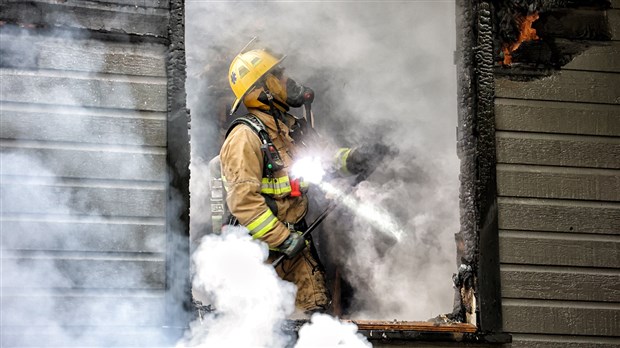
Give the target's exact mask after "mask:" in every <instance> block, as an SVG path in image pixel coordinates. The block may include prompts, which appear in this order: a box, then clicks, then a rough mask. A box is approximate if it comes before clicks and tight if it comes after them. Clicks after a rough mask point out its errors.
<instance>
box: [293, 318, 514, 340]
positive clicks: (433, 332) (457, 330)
mask: <svg viewBox="0 0 620 348" xmlns="http://www.w3.org/2000/svg"><path fill="white" fill-rule="evenodd" d="M342 321H343V322H345V323H353V324H355V325H357V327H358V331H359V333H361V334H362V335H364V336H365V337H366V338H368V340H369V341H370V342H371V343H372V342H382V343H390V344H399V342H408V341H424V342H448V343H450V342H454V343H461V342H463V343H483V344H504V343H510V342H512V336H511V335H510V334H507V333H484V332H478V331H477V330H478V328H477V327H476V326H475V325H473V324H466V323H440V324H439V323H433V322H426V321H382V320H342ZM307 322H308V320H290V321H288V322H287V329H288V330H290V331H294V333H295V334H296V333H297V331H298V330H299V329H300V328H301V327H302V326H303V325H304V324H306V323H307Z"/></svg>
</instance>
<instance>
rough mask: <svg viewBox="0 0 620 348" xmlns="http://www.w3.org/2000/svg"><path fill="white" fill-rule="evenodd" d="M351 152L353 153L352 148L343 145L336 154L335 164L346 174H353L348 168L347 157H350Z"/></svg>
mask: <svg viewBox="0 0 620 348" xmlns="http://www.w3.org/2000/svg"><path fill="white" fill-rule="evenodd" d="M349 153H351V148H348V147H342V148H340V149H338V152H336V156H334V164H335V165H336V168H337V169H338V171H340V172H342V173H343V174H345V175H350V174H351V173H350V172H349V169H348V168H347V158H348V157H349Z"/></svg>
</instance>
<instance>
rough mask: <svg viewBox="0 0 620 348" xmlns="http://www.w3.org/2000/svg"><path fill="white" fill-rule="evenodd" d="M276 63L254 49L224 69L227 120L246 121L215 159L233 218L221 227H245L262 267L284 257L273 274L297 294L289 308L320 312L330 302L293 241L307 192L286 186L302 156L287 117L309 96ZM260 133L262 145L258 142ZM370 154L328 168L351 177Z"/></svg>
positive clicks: (305, 246) (308, 256) (305, 245)
mask: <svg viewBox="0 0 620 348" xmlns="http://www.w3.org/2000/svg"><path fill="white" fill-rule="evenodd" d="M283 59H284V57H278V56H276V55H275V54H273V53H271V52H269V51H267V50H263V49H255V50H250V51H247V52H242V53H241V54H239V55H238V56H237V57H235V58H234V60H233V61H232V63H231V66H230V70H229V75H228V79H229V83H230V87H231V89H232V91H233V92H234V94H235V96H236V100H235V102H234V104H233V106H232V108H231V114H232V113H234V112H235V110H236V109H237V108H238V107H239V105H240V103H243V104H244V105H245V106H246V108H247V110H248V112H249V114H248V115H246V116H244V117H242V118H244V119H245V122H236V123H235V122H234V123H233V126H231V128H229V131H228V134H227V136H226V139H225V140H224V143H223V145H222V148H221V151H220V162H221V174H222V179H223V181H224V185H225V188H226V192H227V195H226V203H227V208H228V210H229V212H230V214H231V216H233V217H234V221H229V223H230V222H232V223H238V224H241V225H243V226H245V227H246V228H247V229H248V230H249V233H250V234H251V235H252V237H253V238H254V239H258V240H261V241H263V242H265V243H267V245H268V246H269V249H270V256H269V262H271V261H273V260H274V259H275V258H276V257H278V256H279V255H281V253H283V254H284V255H286V259H285V261H284V262H283V263H281V264H280V265H279V266H278V267H277V268H276V271H277V273H278V275H279V276H280V277H281V278H282V279H284V280H287V281H290V282H293V283H294V284H295V285H296V286H297V297H296V303H295V304H296V307H297V308H299V309H301V310H303V311H305V312H306V313H312V312H317V311H326V310H327V309H328V307H329V304H330V296H329V292H328V290H327V287H326V284H325V276H324V272H323V269H322V266H321V265H320V263H319V262H318V257H317V254H316V251H315V250H314V245H313V244H312V243H311V242H308V241H306V240H304V238H302V237H301V233H302V232H303V231H304V230H305V228H306V223H305V221H304V217H305V215H306V212H307V210H308V197H307V185H306V184H305V183H303V182H301V183H298V184H299V187H300V191H301V192H299V193H297V194H295V192H294V191H295V189H294V187H293V188H292V185H291V182H292V181H293V182H294V179H293V178H292V177H291V173H290V169H291V166H292V164H293V160H294V159H295V158H296V157H298V156H299V154H300V151H302V150H303V149H302V145H301V142H299V141H295V140H294V139H293V137H292V136H291V133H292V131H293V130H294V129H296V128H299V126H300V125H299V124H298V123H299V120H298V119H296V118H295V117H293V116H292V115H290V114H289V113H288V111H289V109H290V108H291V107H294V108H295V107H301V106H302V105H303V104H304V100H306V102H307V99H308V95H309V94H310V93H309V92H311V90H310V89H309V88H307V87H304V86H302V85H300V84H298V83H297V82H295V81H294V80H293V79H291V78H289V77H287V76H286V74H285V73H284V69H283V68H282V66H281V64H280V63H281V62H282V60H283ZM304 95H305V97H306V98H304ZM248 120H249V123H248ZM235 124H236V126H234V125H235ZM261 128H263V129H264V130H266V134H267V135H268V137H266V136H265V134H264V133H263V134H259V133H260V129H261ZM370 151H379V152H381V149H380V148H379V149H377V148H376V147H361V148H359V149H358V150H357V151H356V150H351V149H341V150H340V151H338V154H337V161H336V162H338V163H342V164H343V165H344V166H343V167H346V166H347V164H348V166H349V168H342V170H343V171H350V172H352V173H353V174H356V173H359V172H361V171H363V170H365V168H366V167H367V166H368V162H369V161H368V158H369V156H368V155H369V153H368V152H370ZM293 186H296V185H293ZM266 296H269V294H266Z"/></svg>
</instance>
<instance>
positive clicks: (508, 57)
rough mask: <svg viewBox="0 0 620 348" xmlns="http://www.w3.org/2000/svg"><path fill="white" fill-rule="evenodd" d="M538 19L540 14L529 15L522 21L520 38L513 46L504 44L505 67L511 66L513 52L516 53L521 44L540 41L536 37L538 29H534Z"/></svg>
mask: <svg viewBox="0 0 620 348" xmlns="http://www.w3.org/2000/svg"><path fill="white" fill-rule="evenodd" d="M537 19H538V13H532V14H530V15H527V16H526V17H524V18H523V20H522V21H521V28H520V31H519V38H518V39H517V41H516V42H514V43H512V44H504V48H503V51H504V62H503V63H504V65H510V64H511V63H512V52H514V51H515V50H516V49H517V48H519V46H521V43H523V42H525V41H532V40H538V39H540V38H539V37H538V35H536V29H534V28H532V23H534V22H535V21H536V20H537Z"/></svg>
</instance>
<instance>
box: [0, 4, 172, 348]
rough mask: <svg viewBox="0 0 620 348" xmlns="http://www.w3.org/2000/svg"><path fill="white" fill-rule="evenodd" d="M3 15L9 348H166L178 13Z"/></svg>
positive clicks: (43, 7) (115, 8) (1, 186)
mask: <svg viewBox="0 0 620 348" xmlns="http://www.w3.org/2000/svg"><path fill="white" fill-rule="evenodd" d="M1 6H2V15H1V16H0V17H2V18H0V20H7V21H8V22H9V23H11V22H17V23H27V24H36V25H40V26H44V27H46V28H48V29H50V28H51V29H52V31H51V32H50V31H49V30H47V31H39V30H38V29H24V28H16V27H9V26H4V27H0V40H1V41H2V45H0V46H1V47H0V57H2V58H0V76H1V78H2V84H0V86H1V87H0V103H1V105H2V117H1V118H0V156H1V158H0V160H1V161H2V164H3V165H2V166H1V167H0V190H1V191H2V195H1V196H0V205H1V207H2V210H1V211H0V229H2V231H3V233H2V237H1V239H2V240H1V242H2V245H3V253H2V267H1V268H2V269H1V270H0V271H1V272H2V274H3V284H2V299H1V302H2V315H3V323H2V325H3V330H2V337H1V338H0V339H1V343H2V344H1V345H2V346H3V347H5V346H6V347H13V346H45V345H47V344H50V343H51V342H54V343H51V344H54V345H60V346H83V345H85V344H86V345H89V346H91V345H92V346H154V345H155V344H160V343H161V342H162V338H161V337H159V336H161V333H160V331H161V326H163V325H165V323H167V322H168V319H169V318H166V317H165V315H164V313H165V289H166V204H167V190H168V185H169V183H168V178H167V174H166V173H167V172H166V170H167V169H166V168H167V166H166V156H167V148H166V146H167V141H166V137H167V130H166V127H167V113H168V101H167V98H168V92H167V88H168V80H167V72H166V65H167V50H168V46H167V42H166V40H167V39H166V38H167V35H168V7H169V1H168V0H146V1H145V0H140V1H134V0H104V1H81V0H68V1H44V0H41V1H31V2H21V1H6V2H4V1H3V3H2V5H1ZM68 14H71V16H69V15H68ZM36 25H35V27H36ZM26 27H27V28H28V26H26ZM80 30H82V31H84V32H88V34H86V35H84V34H80V33H79V31H80ZM91 33H92V34H93V36H91V35H90V34H91ZM106 33H109V34H114V36H110V40H108V39H105V40H104V38H105V35H103V36H102V35H101V34H106ZM94 34H97V35H99V36H96V35H94ZM93 37H98V38H101V39H95V38H93ZM119 38H121V39H120V40H119ZM33 269H37V270H43V271H44V273H45V274H46V276H45V277H41V276H40V275H37V274H34V273H30V272H29V271H28V270H33ZM28 313H32V314H33V315H28ZM50 313H53V314H54V316H50V315H49V314H50ZM37 314H39V315H37ZM59 323H60V325H62V326H64V327H67V328H68V329H67V331H66V332H59V331H58V330H57V329H56V330H54V327H56V326H57V325H59ZM32 325H36V326H37V330H36V334H33V333H32V332H31V333H30V334H29V332H30V331H32V330H33V329H32ZM95 326H96V327H95ZM149 327H152V328H156V330H150V329H149ZM72 328H73V329H72ZM106 328H108V329H106ZM119 328H122V329H119ZM112 332H113V333H114V334H113V335H112V334H111V333H112ZM83 333H91V334H92V337H90V338H87V337H83V336H82V335H88V334H83ZM155 342H158V343H155Z"/></svg>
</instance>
